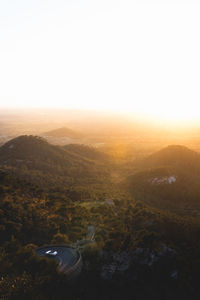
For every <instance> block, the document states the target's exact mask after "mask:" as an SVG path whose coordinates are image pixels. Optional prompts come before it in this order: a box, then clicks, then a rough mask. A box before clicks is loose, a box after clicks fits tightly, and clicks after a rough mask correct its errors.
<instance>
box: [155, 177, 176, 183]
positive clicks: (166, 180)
mask: <svg viewBox="0 0 200 300" xmlns="http://www.w3.org/2000/svg"><path fill="white" fill-rule="evenodd" d="M174 182H176V177H175V176H174V175H172V176H168V177H167V176H166V177H161V178H158V177H155V178H154V179H153V180H152V181H151V184H161V183H167V184H172V183H174Z"/></svg>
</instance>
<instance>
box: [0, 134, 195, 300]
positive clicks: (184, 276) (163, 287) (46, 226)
mask: <svg viewBox="0 0 200 300" xmlns="http://www.w3.org/2000/svg"><path fill="white" fill-rule="evenodd" d="M113 173H115V174H118V177H117V178H118V180H117V181H116V180H113V177H112V174H113ZM199 178H200V156H199V155H198V154H197V153H196V152H193V151H191V150H189V149H187V148H184V147H181V146H171V147H168V148H165V149H163V150H161V151H159V152H156V153H154V154H152V155H151V156H149V157H147V158H145V159H143V160H140V161H136V162H133V161H131V162H124V163H120V164H117V163H116V160H115V159H113V158H112V157H111V156H110V155H107V154H106V153H105V152H104V153H103V152H100V151H99V150H97V149H95V148H92V147H89V146H84V145H73V144H71V145H66V146H64V147H62V146H54V145H51V144H49V143H47V142H46V141H45V140H44V139H42V138H39V137H36V136H20V137H18V138H15V139H13V140H11V141H9V142H7V143H6V144H4V145H3V146H1V148H0V240H1V243H0V270H1V271H0V272H1V276H0V293H1V295H0V299H2V300H3V299H5V300H6V299H34V300H35V299H38V300H39V299H42V300H43V299H52V300H53V299H72V300H93V299H97V300H103V299H113V300H114V299H159V300H160V299H167V300H168V299H199V297H200V287H199V275H200V244H199V240H198V237H199V236H200V220H199V218H198V215H199V213H200V210H199V209H200V192H199V187H198V185H199ZM89 225H93V226H94V227H95V228H96V235H95V243H93V244H88V245H87V246H86V247H85V248H84V249H83V250H82V257H83V269H82V273H81V275H80V276H79V278H77V279H76V280H74V281H73V282H69V280H68V278H67V276H66V275H65V274H62V273H61V272H59V271H58V270H57V263H56V262H55V261H54V260H52V259H49V258H46V257H45V258H41V257H39V256H37V255H36V251H35V250H36V248H37V247H39V246H42V245H48V244H68V245H69V244H71V245H73V244H75V243H76V241H78V240H82V239H84V238H86V236H87V228H88V226H89Z"/></svg>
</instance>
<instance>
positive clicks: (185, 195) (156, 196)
mask: <svg viewBox="0 0 200 300" xmlns="http://www.w3.org/2000/svg"><path fill="white" fill-rule="evenodd" d="M138 169H139V170H138V171H137V172H135V173H134V174H132V175H130V176H129V177H128V178H127V179H126V180H125V181H124V185H125V187H126V188H128V189H129V190H130V191H131V193H132V194H133V195H134V196H135V197H136V198H137V199H139V200H142V201H144V202H146V203H148V204H150V205H153V206H155V207H159V208H163V209H170V210H173V211H174V210H175V211H176V212H179V213H181V214H193V215H194V214H195V215H198V214H199V213H200V189H199V182H200V155H199V154H198V153H196V152H195V151H192V150H190V149H188V148H186V147H182V146H169V147H167V148H164V149H162V150H160V151H159V152H157V153H154V154H152V155H151V156H149V157H147V158H146V159H144V160H143V161H142V162H141V163H140V165H139V166H138Z"/></svg>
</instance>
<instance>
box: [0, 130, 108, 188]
mask: <svg viewBox="0 0 200 300" xmlns="http://www.w3.org/2000/svg"><path fill="white" fill-rule="evenodd" d="M83 152H84V151H83ZM0 166H1V167H2V168H6V169H9V170H11V171H12V172H15V173H16V174H18V176H19V175H20V176H22V177H25V178H29V180H31V181H32V180H33V181H37V182H38V183H39V184H43V185H47V184H49V183H50V182H52V181H53V182H54V183H55V182H58V183H59V184H63V182H65V184H67V183H72V182H80V181H84V180H85V179H86V178H97V177H99V178H101V175H102V174H104V173H105V170H103V169H102V167H101V165H100V164H99V163H98V162H97V161H95V160H90V159H87V158H86V156H85V154H84V153H81V148H80V149H79V153H78V154H77V153H75V152H74V151H73V149H72V148H71V149H64V148H62V147H60V146H55V145H51V144H49V143H48V142H47V141H46V140H44V139H43V138H40V137H37V136H26V135H25V136H19V137H17V138H15V139H12V140H10V141H9V142H7V143H6V144H4V145H3V146H2V147H0Z"/></svg>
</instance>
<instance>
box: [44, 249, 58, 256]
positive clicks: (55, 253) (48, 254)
mask: <svg viewBox="0 0 200 300" xmlns="http://www.w3.org/2000/svg"><path fill="white" fill-rule="evenodd" d="M45 254H46V255H47V256H56V255H57V254H58V252H57V251H53V250H48V251H46V252H45Z"/></svg>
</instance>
